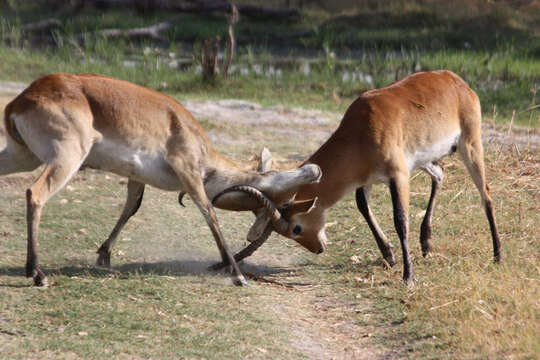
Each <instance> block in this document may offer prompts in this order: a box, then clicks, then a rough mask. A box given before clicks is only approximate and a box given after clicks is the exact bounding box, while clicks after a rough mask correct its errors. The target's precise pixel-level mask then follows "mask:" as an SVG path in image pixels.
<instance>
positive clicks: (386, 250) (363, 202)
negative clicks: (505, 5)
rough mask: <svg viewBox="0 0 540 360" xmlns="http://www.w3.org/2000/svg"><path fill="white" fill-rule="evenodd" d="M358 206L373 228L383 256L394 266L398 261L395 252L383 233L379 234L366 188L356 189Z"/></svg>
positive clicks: (370, 227) (371, 228)
mask: <svg viewBox="0 0 540 360" xmlns="http://www.w3.org/2000/svg"><path fill="white" fill-rule="evenodd" d="M356 206H357V207H358V210H359V211H360V213H361V214H362V216H363V217H364V219H366V222H367V224H368V226H369V229H370V230H371V233H372V234H373V237H375V241H376V242H377V246H378V247H379V250H380V251H381V254H382V256H383V258H384V259H385V260H386V262H387V263H388V264H389V265H390V266H394V265H395V263H396V260H395V259H394V254H393V253H392V249H391V247H390V244H389V243H388V240H386V239H384V238H383V237H382V235H381V234H379V229H377V226H376V225H375V223H374V221H373V219H372V215H371V213H370V210H369V204H368V200H367V198H366V195H365V193H364V188H358V189H356Z"/></svg>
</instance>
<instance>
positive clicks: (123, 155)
mask: <svg viewBox="0 0 540 360" xmlns="http://www.w3.org/2000/svg"><path fill="white" fill-rule="evenodd" d="M83 166H88V167H91V168H94V169H100V170H103V171H108V172H112V173H115V174H118V175H121V176H125V177H127V178H130V179H133V180H136V181H139V182H141V183H144V184H148V185H151V186H154V187H157V188H159V189H163V190H171V191H180V190H182V184H181V183H180V181H179V180H178V177H177V176H176V174H175V173H174V171H173V169H172V168H171V167H170V165H169V164H168V163H167V161H166V160H165V158H164V154H163V153H161V152H157V151H156V152H151V151H147V150H145V149H138V148H130V147H128V146H125V145H119V144H117V143H113V142H110V141H108V140H104V141H102V142H99V143H97V144H95V145H94V146H93V147H92V150H91V151H90V154H88V157H87V158H86V160H85V161H84V163H83Z"/></svg>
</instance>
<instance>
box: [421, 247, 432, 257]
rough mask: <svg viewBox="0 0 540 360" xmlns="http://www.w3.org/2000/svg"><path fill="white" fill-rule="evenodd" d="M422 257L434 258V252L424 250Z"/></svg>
mask: <svg viewBox="0 0 540 360" xmlns="http://www.w3.org/2000/svg"><path fill="white" fill-rule="evenodd" d="M422 256H423V257H425V258H430V257H432V256H433V252H432V251H431V248H429V249H427V250H424V249H422Z"/></svg>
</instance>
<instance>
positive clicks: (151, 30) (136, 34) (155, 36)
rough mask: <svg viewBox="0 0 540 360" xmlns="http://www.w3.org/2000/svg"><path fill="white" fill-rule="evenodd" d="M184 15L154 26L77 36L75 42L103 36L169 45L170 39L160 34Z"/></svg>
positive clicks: (110, 30) (102, 31)
mask: <svg viewBox="0 0 540 360" xmlns="http://www.w3.org/2000/svg"><path fill="white" fill-rule="evenodd" d="M181 17H182V15H177V16H175V17H173V18H171V19H170V20H168V21H164V22H161V23H158V24H155V25H152V26H147V27H140V28H132V29H104V30H99V31H93V32H87V33H81V34H77V35H75V40H77V41H78V42H82V41H84V40H85V39H86V38H90V37H96V36H98V37H99V36H102V37H128V38H137V39H144V38H149V39H152V40H157V41H159V42H161V43H164V44H168V43H169V39H168V38H166V37H164V36H161V35H160V34H159V33H160V32H161V31H164V30H167V29H170V28H171V27H172V26H173V25H174V24H175V23H176V22H177V21H178V19H180V18H181Z"/></svg>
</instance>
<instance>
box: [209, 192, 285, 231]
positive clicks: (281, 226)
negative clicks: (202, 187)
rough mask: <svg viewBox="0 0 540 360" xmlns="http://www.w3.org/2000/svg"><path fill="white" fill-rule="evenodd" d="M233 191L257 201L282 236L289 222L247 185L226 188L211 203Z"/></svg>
mask: <svg viewBox="0 0 540 360" xmlns="http://www.w3.org/2000/svg"><path fill="white" fill-rule="evenodd" d="M235 191H241V192H244V193H246V194H248V195H251V196H252V197H254V198H255V199H257V200H258V201H259V203H260V204H261V205H262V206H263V207H264V208H265V209H266V211H267V213H268V216H269V217H270V221H271V222H272V225H273V226H274V229H275V230H276V231H277V232H278V233H280V234H284V233H286V232H287V230H288V229H289V222H288V221H287V220H285V219H284V218H283V216H281V213H280V212H279V210H278V209H277V208H276V207H275V205H274V203H273V202H272V201H271V200H270V199H269V198H268V197H267V196H266V195H264V194H263V193H262V192H261V191H260V190H258V189H256V188H254V187H252V186H248V185H236V186H232V187H230V188H227V189H225V190H223V191H222V192H220V193H219V194H217V195H216V196H215V197H214V199H213V200H212V203H213V202H215V201H216V200H217V199H218V198H219V197H220V196H222V195H224V194H226V193H230V192H235Z"/></svg>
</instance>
